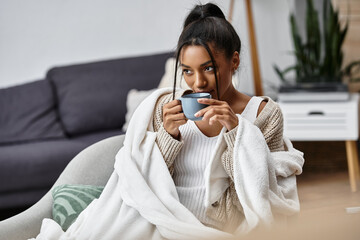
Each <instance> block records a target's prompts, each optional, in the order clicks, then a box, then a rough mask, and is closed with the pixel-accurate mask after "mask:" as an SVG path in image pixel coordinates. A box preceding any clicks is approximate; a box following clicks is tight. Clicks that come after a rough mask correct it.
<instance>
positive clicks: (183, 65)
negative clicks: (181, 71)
mask: <svg viewBox="0 0 360 240" xmlns="http://www.w3.org/2000/svg"><path fill="white" fill-rule="evenodd" d="M180 66H182V67H186V68H191V67H190V66H188V65H185V64H180Z"/></svg>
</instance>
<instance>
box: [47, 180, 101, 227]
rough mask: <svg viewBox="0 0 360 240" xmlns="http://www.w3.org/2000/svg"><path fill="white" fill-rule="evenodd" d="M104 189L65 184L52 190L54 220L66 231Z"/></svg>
mask: <svg viewBox="0 0 360 240" xmlns="http://www.w3.org/2000/svg"><path fill="white" fill-rule="evenodd" d="M103 189H104V187H100V186H91V185H71V184H65V185H60V186H56V187H55V188H54V189H53V190H52V196H53V199H54V203H53V219H54V220H55V221H56V222H57V223H58V224H59V225H60V226H61V228H62V229H63V230H64V231H66V230H67V229H68V228H69V227H70V225H71V224H72V223H73V222H74V221H75V220H76V218H77V217H78V216H79V214H80V213H81V212H82V211H83V210H84V209H85V208H86V207H87V206H88V205H89V204H90V203H91V202H92V201H93V200H94V199H95V198H99V196H100V194H101V192H102V191H103Z"/></svg>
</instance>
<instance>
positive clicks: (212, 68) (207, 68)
mask: <svg viewBox="0 0 360 240" xmlns="http://www.w3.org/2000/svg"><path fill="white" fill-rule="evenodd" d="M213 70H214V67H212V66H208V67H206V68H205V71H207V72H211V71H213Z"/></svg>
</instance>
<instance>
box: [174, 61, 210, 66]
mask: <svg viewBox="0 0 360 240" xmlns="http://www.w3.org/2000/svg"><path fill="white" fill-rule="evenodd" d="M209 63H212V61H211V60H209V61H207V62H204V63H202V64H200V67H204V66H206V65H208V64H209ZM180 66H182V67H186V68H191V67H190V66H188V65H185V64H183V63H181V64H180Z"/></svg>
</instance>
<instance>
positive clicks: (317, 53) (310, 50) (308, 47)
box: [274, 0, 360, 91]
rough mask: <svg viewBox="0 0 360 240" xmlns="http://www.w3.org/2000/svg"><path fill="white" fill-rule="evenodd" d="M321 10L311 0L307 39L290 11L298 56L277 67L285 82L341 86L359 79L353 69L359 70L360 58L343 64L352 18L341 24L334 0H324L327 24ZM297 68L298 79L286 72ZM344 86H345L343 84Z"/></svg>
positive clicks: (317, 86) (297, 84) (307, 12)
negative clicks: (293, 60)
mask: <svg viewBox="0 0 360 240" xmlns="http://www.w3.org/2000/svg"><path fill="white" fill-rule="evenodd" d="M318 15H319V14H318V12H317V11H316V9H315V8H314V5H313V1H312V0H307V10H306V18H305V21H306V24H305V26H306V39H305V40H303V39H302V38H301V36H300V34H299V30H298V25H297V23H296V20H295V16H294V15H293V14H291V15H290V24H291V33H292V40H293V44H294V51H293V52H292V54H294V56H295V57H296V63H295V65H293V66H290V67H288V68H286V69H285V70H280V69H279V68H278V67H277V66H276V65H275V66H274V69H275V71H276V73H277V75H278V76H279V78H280V79H281V80H282V82H283V85H282V86H283V87H284V86H285V87H286V86H295V87H296V88H298V89H301V88H304V87H305V88H307V89H309V88H314V89H316V88H319V89H320V88H324V87H325V88H326V87H329V88H330V89H335V91H336V89H339V86H344V84H343V83H344V82H349V81H359V80H360V79H359V78H358V79H355V78H353V77H352V76H353V73H354V72H355V71H359V69H360V60H358V61H353V62H351V63H350V64H348V65H347V66H345V67H343V66H342V65H343V52H342V49H341V48H342V45H343V42H344V39H345V37H346V33H347V30H348V22H346V24H345V26H344V27H341V24H340V21H339V12H338V10H334V8H333V6H332V3H331V1H330V0H324V1H323V16H322V17H323V27H322V31H321V28H320V24H319V16H318ZM293 71H294V72H295V79H289V78H287V77H286V75H287V74H288V73H290V72H293ZM341 89H343V87H341Z"/></svg>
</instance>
